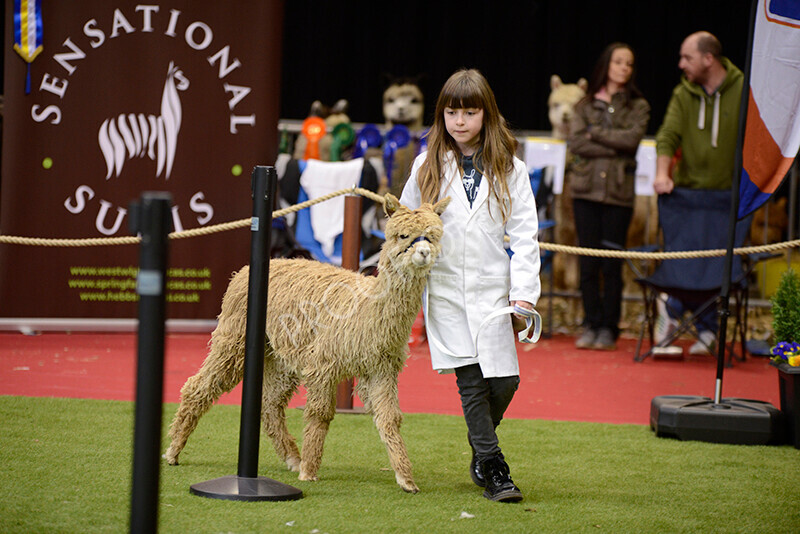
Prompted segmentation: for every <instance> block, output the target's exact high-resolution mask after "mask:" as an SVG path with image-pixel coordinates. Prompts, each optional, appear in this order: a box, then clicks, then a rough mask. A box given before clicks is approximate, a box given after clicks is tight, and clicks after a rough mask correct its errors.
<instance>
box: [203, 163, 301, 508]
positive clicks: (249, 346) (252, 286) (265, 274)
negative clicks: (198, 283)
mask: <svg viewBox="0 0 800 534" xmlns="http://www.w3.org/2000/svg"><path fill="white" fill-rule="evenodd" d="M251 186H252V191H253V218H252V219H251V222H250V230H251V241H250V275H249V282H248V283H249V287H248V291H247V325H246V327H245V356H244V378H243V380H242V412H241V424H240V427H239V469H238V472H237V473H238V474H237V475H229V476H224V477H220V478H216V479H213V480H208V481H206V482H200V483H198V484H194V485H192V486H191V488H190V491H191V492H192V493H194V494H195V495H199V496H201V497H209V498H212V499H227V500H234V501H286V500H294V499H300V498H301V497H302V496H303V492H302V491H301V490H299V489H297V488H295V487H293V486H289V485H288V484H283V483H281V482H278V481H275V480H272V479H270V478H266V477H260V476H258V449H259V442H260V438H261V388H262V386H263V383H264V343H265V332H266V326H267V325H266V318H267V282H268V280H269V250H270V241H271V239H270V238H271V233H272V204H273V201H274V199H275V194H276V190H277V187H278V177H277V173H276V172H275V168H274V167H261V166H259V167H256V168H255V169H253V174H252V184H251Z"/></svg>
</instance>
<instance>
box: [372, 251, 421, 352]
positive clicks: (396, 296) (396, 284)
mask: <svg viewBox="0 0 800 534" xmlns="http://www.w3.org/2000/svg"><path fill="white" fill-rule="evenodd" d="M425 283H426V277H425V275H424V274H422V273H413V274H405V275H404V274H402V273H399V272H397V271H396V270H395V269H394V268H393V267H392V266H391V265H389V264H388V262H384V261H380V262H379V266H378V277H377V280H376V284H375V293H374V294H373V295H372V300H373V302H374V305H375V307H376V312H377V313H376V317H377V318H378V320H379V321H380V322H383V323H388V322H391V323H392V324H393V325H395V327H398V328H400V329H401V330H403V329H408V328H410V327H411V324H412V323H413V322H414V319H415V318H416V317H417V314H418V313H419V310H420V307H421V305H422V291H423V290H424V289H425ZM405 334H406V335H407V332H405ZM403 341H404V342H406V341H407V338H406V339H404V340H403Z"/></svg>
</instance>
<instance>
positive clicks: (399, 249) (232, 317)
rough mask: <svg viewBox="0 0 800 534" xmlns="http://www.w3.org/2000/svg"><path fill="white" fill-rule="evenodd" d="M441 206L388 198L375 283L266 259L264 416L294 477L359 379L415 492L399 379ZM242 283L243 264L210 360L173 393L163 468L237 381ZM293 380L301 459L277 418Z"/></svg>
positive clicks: (395, 462)
mask: <svg viewBox="0 0 800 534" xmlns="http://www.w3.org/2000/svg"><path fill="white" fill-rule="evenodd" d="M448 203H449V199H444V200H442V201H440V202H438V203H437V204H435V205H430V204H425V205H423V206H422V207H420V208H419V209H416V210H414V211H411V210H409V209H408V208H406V207H404V206H400V204H399V203H398V201H397V199H396V198H395V197H394V196H392V195H387V196H386V212H387V213H388V214H389V215H390V218H389V221H388V222H387V225H386V242H385V243H384V245H383V247H382V249H381V256H380V260H379V262H378V276H377V277H369V276H363V275H360V274H358V273H354V272H351V271H348V270H345V269H342V268H339V267H335V266H332V265H329V264H323V263H319V262H316V261H311V260H305V259H294V260H285V259H281V260H273V261H272V262H271V264H270V273H269V290H268V302H267V324H266V332H267V341H268V343H267V346H266V351H265V361H264V386H263V407H262V420H263V424H264V430H265V432H266V433H267V434H268V435H269V436H270V438H271V439H272V442H273V444H274V446H275V450H276V452H277V453H278V456H279V457H280V458H281V459H283V460H284V461H285V462H286V464H287V465H288V466H289V468H290V469H291V470H293V471H299V472H300V474H299V478H300V479H301V480H316V479H317V471H318V469H319V466H320V463H321V461H322V449H323V443H324V441H325V436H326V434H327V431H328V425H329V424H330V421H331V420H332V419H333V417H334V414H335V410H336V387H337V384H338V383H339V382H341V381H342V380H345V379H349V378H352V377H357V378H358V381H357V386H356V387H357V391H358V395H359V397H361V399H362V401H363V402H364V407H365V409H366V410H367V411H369V412H371V413H372V414H373V418H374V421H375V425H376V427H377V428H378V432H379V434H380V436H381V439H382V440H383V442H384V443H385V444H386V448H387V450H388V453H389V460H390V463H391V465H392V468H393V469H394V471H395V476H396V478H397V482H398V484H400V486H401V487H402V488H403V489H404V490H406V491H410V492H417V491H419V490H418V488H417V486H416V485H415V484H414V481H413V479H412V476H411V462H410V461H409V459H408V454H407V452H406V447H405V443H404V442H403V438H402V437H401V436H400V424H401V422H402V419H403V414H402V413H401V411H400V405H399V402H398V399H397V376H398V374H399V373H400V371H401V370H402V368H403V365H404V363H405V359H406V352H407V346H408V345H407V344H408V337H409V334H410V333H411V326H412V324H413V323H414V319H415V318H416V316H417V314H418V313H419V309H420V306H421V298H422V291H423V288H424V286H425V279H426V276H427V274H428V272H429V271H430V269H431V267H432V265H433V263H434V261H435V260H436V257H437V256H438V255H439V253H440V251H441V246H440V240H441V237H442V222H441V219H440V218H439V215H441V214H442V213H443V212H444V209H445V208H446V207H447V204H448ZM248 278H249V269H248V267H244V268H243V269H242V270H241V271H239V272H238V273H236V274H235V275H234V276H233V278H232V279H231V282H230V284H229V286H228V289H227V291H226V292H225V297H224V298H223V301H222V312H221V313H220V315H219V324H218V326H217V328H216V329H215V330H214V332H213V333H212V334H211V349H210V351H209V355H208V357H207V358H206V360H205V362H204V363H203V365H202V367H201V368H200V371H199V372H198V373H197V374H196V375H195V376H192V377H190V378H189V379H188V380H187V381H186V384H184V386H183V388H182V389H181V404H180V406H179V408H178V411H177V413H176V414H175V419H174V420H173V422H172V426H171V427H170V432H169V435H170V438H171V440H172V442H171V444H170V446H169V448H168V449H167V452H166V458H167V461H168V462H169V463H170V464H173V465H174V464H177V463H178V455H179V454H180V452H181V451H182V450H183V448H184V446H185V445H186V441H187V439H188V438H189V435H190V434H191V433H192V432H193V431H194V429H195V428H196V427H197V422H198V420H199V419H200V417H201V416H202V415H203V414H204V413H205V412H207V411H208V410H209V409H210V408H211V406H212V405H213V404H214V402H215V401H216V400H217V399H218V398H219V396H220V395H222V394H223V393H225V392H228V391H230V390H231V389H233V388H234V387H235V386H236V385H237V384H238V383H239V382H240V381H241V380H242V376H243V368H244V352H245V330H246V323H247V286H248ZM301 383H302V384H304V385H305V388H306V392H307V395H306V407H305V412H304V417H305V421H306V424H305V428H304V431H303V451H302V456H301V455H300V452H299V450H298V447H297V443H296V441H295V439H294V437H293V436H292V435H291V434H289V431H288V429H287V428H286V419H285V415H284V410H285V408H286V406H287V404H288V403H289V400H290V399H291V398H292V396H293V395H294V393H295V391H296V390H297V387H298V385H299V384H301Z"/></svg>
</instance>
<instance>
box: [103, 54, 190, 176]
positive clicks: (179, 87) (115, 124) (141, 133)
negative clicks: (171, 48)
mask: <svg viewBox="0 0 800 534" xmlns="http://www.w3.org/2000/svg"><path fill="white" fill-rule="evenodd" d="M176 79H177V80H178V83H177V84H176V83H175V80H176ZM188 88H189V80H187V79H186V77H185V76H184V75H183V71H181V70H180V69H178V68H177V67H175V66H174V63H173V62H172V61H170V63H169V68H168V69H167V80H166V82H164V91H163V92H162V93H161V115H159V116H155V115H145V114H144V113H138V114H134V113H128V114H125V113H121V114H120V115H119V116H117V118H116V119H115V118H113V117H112V118H110V119H106V120H104V121H103V124H102V125H100V131H99V132H98V134H97V139H98V142H99V143H100V150H101V151H102V152H103V157H104V158H105V160H106V167H107V168H108V172H107V173H106V180H108V179H109V178H110V177H111V173H112V171H113V172H114V174H115V176H119V174H120V172H122V166H123V164H124V163H125V160H126V159H130V158H134V157H140V158H141V157H143V156H144V155H145V154H147V156H148V157H149V158H150V159H152V160H156V159H157V160H158V170H157V172H156V176H161V172H162V171H164V170H165V167H166V175H165V177H166V178H169V175H170V172H171V171H172V163H173V161H174V160H175V149H176V147H177V144H178V132H179V131H180V129H181V117H182V110H181V101H180V97H179V96H178V91H185V90H186V89H188Z"/></svg>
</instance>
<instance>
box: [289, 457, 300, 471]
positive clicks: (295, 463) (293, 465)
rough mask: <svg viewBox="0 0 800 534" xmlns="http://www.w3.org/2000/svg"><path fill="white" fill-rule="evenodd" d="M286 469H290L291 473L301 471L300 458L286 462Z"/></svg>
mask: <svg viewBox="0 0 800 534" xmlns="http://www.w3.org/2000/svg"><path fill="white" fill-rule="evenodd" d="M286 467H288V468H289V471H292V472H293V473H297V472H299V471H300V460H299V459H298V458H289V459H287V460H286Z"/></svg>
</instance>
